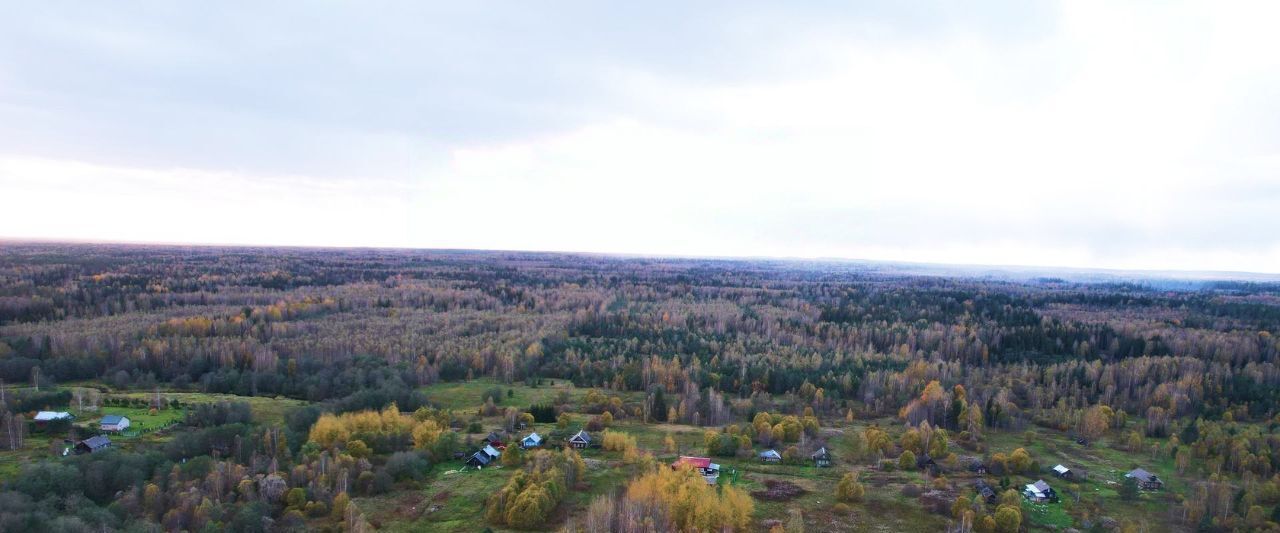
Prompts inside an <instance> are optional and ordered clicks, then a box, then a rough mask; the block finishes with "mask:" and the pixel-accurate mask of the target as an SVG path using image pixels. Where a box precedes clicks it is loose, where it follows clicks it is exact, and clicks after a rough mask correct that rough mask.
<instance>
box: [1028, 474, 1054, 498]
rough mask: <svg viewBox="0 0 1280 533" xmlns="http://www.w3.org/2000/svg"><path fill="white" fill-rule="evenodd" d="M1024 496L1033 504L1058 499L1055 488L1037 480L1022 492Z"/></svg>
mask: <svg viewBox="0 0 1280 533" xmlns="http://www.w3.org/2000/svg"><path fill="white" fill-rule="evenodd" d="M1022 495H1023V496H1024V497H1026V498H1027V499H1028V500H1031V501H1033V502H1047V501H1052V500H1054V499H1057V497H1058V494H1057V493H1056V492H1054V491H1053V488H1052V487H1050V486H1049V484H1048V483H1045V482H1044V480H1043V479H1041V480H1037V481H1036V482H1035V483H1032V484H1030V485H1027V486H1026V488H1024V489H1023V490H1022Z"/></svg>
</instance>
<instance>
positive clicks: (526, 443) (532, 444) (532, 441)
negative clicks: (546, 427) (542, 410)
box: [520, 431, 542, 450]
mask: <svg viewBox="0 0 1280 533" xmlns="http://www.w3.org/2000/svg"><path fill="white" fill-rule="evenodd" d="M538 446H542V435H539V434H538V432H537V431H535V432H533V433H530V434H529V436H527V437H525V438H523V439H520V447H521V448H524V449H526V450H527V449H529V448H537V447H538Z"/></svg>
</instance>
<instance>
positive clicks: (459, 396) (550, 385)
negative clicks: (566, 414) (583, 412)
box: [420, 378, 590, 411]
mask: <svg viewBox="0 0 1280 533" xmlns="http://www.w3.org/2000/svg"><path fill="white" fill-rule="evenodd" d="M494 388H498V389H501V390H502V398H501V399H500V400H499V401H498V402H497V404H498V405H499V406H504V407H505V406H513V407H518V408H527V407H529V406H530V405H534V404H540V403H550V402H552V401H553V400H555V398H556V396H558V395H560V393H561V392H564V393H566V394H568V395H569V399H570V400H569V401H570V402H572V403H577V402H578V401H580V400H581V399H582V396H583V395H585V394H586V393H587V391H588V390H590V389H580V388H577V387H574V386H573V383H572V382H570V381H568V380H562V379H556V380H546V381H544V382H543V385H542V386H539V387H530V386H528V385H525V384H524V383H512V384H510V385H507V384H503V383H499V382H498V381H497V380H494V379H490V378H485V379H476V380H472V381H465V382H454V383H436V384H434V385H428V386H425V387H422V389H420V390H422V392H423V393H424V394H426V395H427V398H428V399H430V400H431V401H432V402H434V403H436V404H438V405H439V406H440V407H441V408H443V409H450V410H454V411H472V410H475V409H479V408H480V406H481V405H484V395H485V393H486V392H489V390H491V389H494ZM508 391H510V393H511V396H510V397H508V396H507V393H508Z"/></svg>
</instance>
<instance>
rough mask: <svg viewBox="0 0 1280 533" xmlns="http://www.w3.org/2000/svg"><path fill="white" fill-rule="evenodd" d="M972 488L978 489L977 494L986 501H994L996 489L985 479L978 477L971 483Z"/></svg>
mask: <svg viewBox="0 0 1280 533" xmlns="http://www.w3.org/2000/svg"><path fill="white" fill-rule="evenodd" d="M973 488H974V489H975V490H977V491H978V496H981V497H982V499H983V500H985V501H986V502H987V503H995V502H996V489H993V488H991V485H988V484H987V482H986V481H983V480H981V479H979V480H978V482H977V483H974V484H973Z"/></svg>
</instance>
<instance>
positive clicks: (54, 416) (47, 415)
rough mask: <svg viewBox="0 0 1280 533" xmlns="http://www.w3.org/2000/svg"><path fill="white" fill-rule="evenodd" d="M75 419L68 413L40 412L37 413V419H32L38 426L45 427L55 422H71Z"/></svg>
mask: <svg viewBox="0 0 1280 533" xmlns="http://www.w3.org/2000/svg"><path fill="white" fill-rule="evenodd" d="M73 418H75V417H74V416H72V415H71V413H68V412H66V411H40V412H39V413H36V416H35V418H32V420H34V421H35V423H36V425H44V424H47V423H49V422H53V421H55V420H71V419H73Z"/></svg>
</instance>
